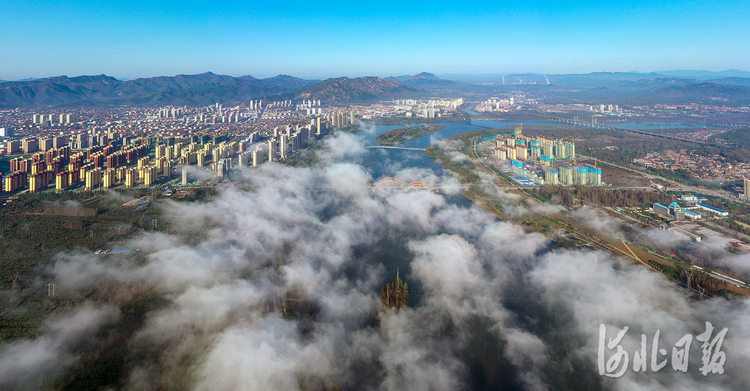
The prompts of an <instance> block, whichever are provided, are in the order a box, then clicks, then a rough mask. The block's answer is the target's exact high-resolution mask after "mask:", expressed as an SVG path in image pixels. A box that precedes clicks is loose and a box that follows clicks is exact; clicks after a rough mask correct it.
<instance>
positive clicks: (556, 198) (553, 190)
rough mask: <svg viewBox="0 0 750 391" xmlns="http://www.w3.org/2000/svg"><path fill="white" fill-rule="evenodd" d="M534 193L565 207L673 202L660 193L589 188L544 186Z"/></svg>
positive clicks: (672, 199)
mask: <svg viewBox="0 0 750 391" xmlns="http://www.w3.org/2000/svg"><path fill="white" fill-rule="evenodd" d="M536 192H537V194H539V195H540V196H541V197H543V198H546V199H549V200H551V201H553V202H555V203H558V204H561V205H563V206H567V207H571V206H573V205H574V204H575V203H576V202H575V201H576V200H579V201H581V202H582V203H584V204H593V205H602V206H644V205H651V204H653V203H655V202H658V203H661V204H663V205H667V204H669V203H671V202H673V201H674V198H673V197H672V196H670V195H668V194H665V193H661V192H654V191H643V190H633V189H607V188H601V187H591V186H575V187H571V186H552V185H544V186H540V187H539V188H538V189H536Z"/></svg>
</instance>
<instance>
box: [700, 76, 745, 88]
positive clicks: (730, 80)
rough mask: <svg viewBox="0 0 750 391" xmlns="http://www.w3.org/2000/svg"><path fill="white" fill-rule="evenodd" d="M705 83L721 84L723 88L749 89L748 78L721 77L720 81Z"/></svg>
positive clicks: (714, 80) (713, 80)
mask: <svg viewBox="0 0 750 391" xmlns="http://www.w3.org/2000/svg"><path fill="white" fill-rule="evenodd" d="M707 82H709V83H714V84H723V85H725V86H743V87H750V78H748V77H723V78H721V79H712V80H707Z"/></svg>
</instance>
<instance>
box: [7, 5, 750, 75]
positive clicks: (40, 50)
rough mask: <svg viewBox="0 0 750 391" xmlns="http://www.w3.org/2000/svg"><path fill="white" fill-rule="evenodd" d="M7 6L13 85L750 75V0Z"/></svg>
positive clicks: (9, 72)
mask: <svg viewBox="0 0 750 391" xmlns="http://www.w3.org/2000/svg"><path fill="white" fill-rule="evenodd" d="M254 3H255V2H230V1H214V2H206V1H201V2H197V1H161V2H147V1H139V0H137V1H127V2H125V1H107V0H101V1H88V0H80V1H76V2H60V1H56V2H53V1H33V2H31V1H18V0H16V1H4V0H0V79H4V80H14V79H20V78H27V77H47V76H54V75H62V74H65V75H69V76H74V75H83V74H89V75H90V74H102V73H104V74H107V75H111V76H115V77H119V78H128V79H132V78H137V77H150V76H160V75H176V74H181V73H182V74H191V73H200V72H205V71H212V72H215V73H219V74H229V75H234V76H240V75H248V74H249V75H253V76H255V77H268V76H274V75H277V74H289V75H293V76H298V77H304V78H327V77H336V76H350V77H352V76H365V75H375V76H390V75H402V74H414V73H418V72H422V71H427V72H432V73H438V74H440V73H500V74H508V73H525V72H538V73H547V74H556V73H587V72H595V71H631V70H634V71H644V72H645V71H659V70H668V69H707V70H715V71H718V70H726V69H740V70H750V65H748V64H750V27H748V26H750V23H748V22H747V15H750V2H748V1H721V2H719V1H701V2H694V1H693V2H684V1H683V2H656V3H654V2H647V1H629V2H624V1H619V2H604V1H597V2H593V1H592V2H589V1H583V2H580V1H579V2H576V1H564V2H563V1H525V2H506V1H495V2H486V1H485V2H453V3H449V4H441V3H440V2H421V1H403V2H385V1H369V2H351V1H349V2H335V1H334V2H315V1H300V2H298V1H286V2H282V1H265V2H263V3H262V4H254Z"/></svg>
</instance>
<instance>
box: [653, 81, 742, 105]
mask: <svg viewBox="0 0 750 391" xmlns="http://www.w3.org/2000/svg"><path fill="white" fill-rule="evenodd" d="M652 98H653V99H652V100H653V102H654V103H660V102H670V103H703V104H717V105H724V104H730V105H748V104H750V88H746V87H739V86H727V85H721V84H715V83H709V82H704V83H693V84H688V85H684V86H672V87H663V88H658V89H656V90H654V91H653V96H652Z"/></svg>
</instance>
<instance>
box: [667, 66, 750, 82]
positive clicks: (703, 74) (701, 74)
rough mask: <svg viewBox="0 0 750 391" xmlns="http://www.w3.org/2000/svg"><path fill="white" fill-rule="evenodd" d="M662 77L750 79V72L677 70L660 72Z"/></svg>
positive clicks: (735, 70) (734, 70)
mask: <svg viewBox="0 0 750 391" xmlns="http://www.w3.org/2000/svg"><path fill="white" fill-rule="evenodd" d="M658 73H659V74H661V75H667V76H672V77H680V78H691V79H698V80H704V81H706V80H711V79H721V78H729V77H745V78H750V72H746V71H740V70H737V69H728V70H726V71H719V72H714V71H695V70H675V71H660V72H658Z"/></svg>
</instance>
